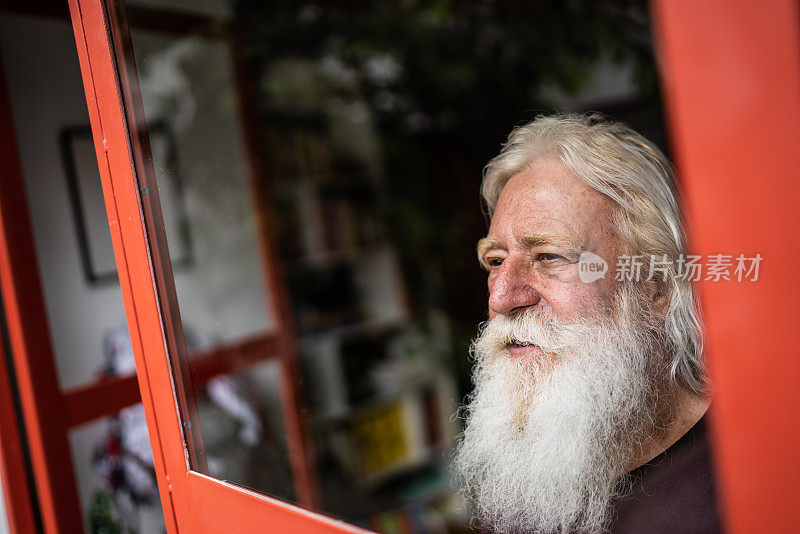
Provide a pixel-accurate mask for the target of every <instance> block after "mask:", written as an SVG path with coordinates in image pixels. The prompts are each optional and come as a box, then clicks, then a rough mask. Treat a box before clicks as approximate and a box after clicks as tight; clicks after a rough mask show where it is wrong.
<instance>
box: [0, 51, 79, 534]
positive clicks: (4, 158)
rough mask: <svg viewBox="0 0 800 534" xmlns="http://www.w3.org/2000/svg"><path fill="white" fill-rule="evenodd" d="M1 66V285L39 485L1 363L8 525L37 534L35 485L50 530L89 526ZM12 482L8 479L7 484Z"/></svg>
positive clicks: (0, 450) (1, 457)
mask: <svg viewBox="0 0 800 534" xmlns="http://www.w3.org/2000/svg"><path fill="white" fill-rule="evenodd" d="M3 72H4V70H3V66H2V64H0V162H2V164H0V284H1V285H2V293H3V309H4V311H5V318H6V323H7V328H8V344H9V347H10V349H11V359H10V361H12V362H13V366H14V369H13V371H14V376H15V378H16V384H17V387H18V395H19V399H18V400H19V405H20V411H21V412H22V418H23V420H24V425H25V427H24V431H25V433H26V437H27V444H28V451H27V452H28V454H29V456H30V464H31V469H32V472H33V480H28V478H27V474H26V473H25V470H24V466H25V465H26V458H25V456H26V454H25V451H23V446H22V439H21V432H22V430H23V429H22V428H20V427H19V426H18V424H17V420H16V413H14V405H15V399H14V398H12V391H13V390H12V389H11V387H10V383H11V374H10V373H11V369H9V368H8V367H7V366H6V365H5V361H3V363H2V364H0V387H2V392H0V418H2V420H0V422H1V423H2V430H0V432H1V434H0V463H2V465H0V471H2V473H0V474H1V475H2V476H3V483H4V490H5V491H4V498H5V502H6V503H7V504H8V506H7V509H8V510H9V519H10V520H11V522H12V523H13V526H14V528H19V532H35V528H36V527H35V522H34V515H33V503H32V502H31V501H30V496H31V494H30V485H31V483H34V484H35V487H36V491H37V495H38V505H39V512H40V514H41V519H42V526H43V528H44V529H45V531H46V532H80V531H81V530H82V528H83V526H82V519H81V514H80V505H79V503H78V496H77V489H76V486H75V473H74V471H73V467H72V457H71V454H70V449H69V442H68V440H67V430H68V427H67V422H66V418H65V417H64V412H63V403H62V398H63V397H62V395H61V391H60V388H59V385H58V377H57V374H56V367H55V360H54V357H53V347H52V342H51V340H50V333H49V328H48V321H47V311H46V310H45V303H44V298H43V296H42V295H43V293H42V285H41V281H40V279H39V262H38V260H37V255H36V248H35V246H34V241H33V230H32V226H31V219H30V214H29V213H28V205H27V196H26V194H25V184H24V179H23V175H22V167H21V163H20V160H19V153H18V150H17V141H16V134H15V127H14V122H13V117H12V113H11V104H10V102H9V97H8V90H7V87H6V83H5V75H4V74H3ZM6 477H7V478H6Z"/></svg>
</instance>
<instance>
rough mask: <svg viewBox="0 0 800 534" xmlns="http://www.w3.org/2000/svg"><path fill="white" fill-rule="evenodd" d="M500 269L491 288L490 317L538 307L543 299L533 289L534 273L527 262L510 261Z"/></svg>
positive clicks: (507, 260) (504, 263)
mask: <svg viewBox="0 0 800 534" xmlns="http://www.w3.org/2000/svg"><path fill="white" fill-rule="evenodd" d="M509 260H510V258H507V259H506V261H504V262H503V263H502V264H501V265H500V266H499V267H498V270H497V272H496V274H495V276H494V279H493V280H492V283H491V284H490V287H489V315H490V316H491V317H494V316H495V315H511V314H512V313H516V312H520V311H523V310H524V309H525V308H528V307H529V306H536V304H538V303H539V301H540V300H541V299H542V297H541V296H540V295H539V293H538V292H537V291H536V290H535V289H534V287H533V273H532V272H531V271H530V269H531V267H530V265H527V264H526V263H525V262H519V261H509Z"/></svg>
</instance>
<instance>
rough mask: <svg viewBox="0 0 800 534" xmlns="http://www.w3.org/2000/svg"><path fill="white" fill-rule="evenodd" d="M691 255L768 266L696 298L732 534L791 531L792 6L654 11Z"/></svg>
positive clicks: (797, 404) (798, 437) (799, 435)
mask: <svg viewBox="0 0 800 534" xmlns="http://www.w3.org/2000/svg"><path fill="white" fill-rule="evenodd" d="M653 7H654V15H655V17H654V18H655V20H656V22H657V24H658V25H657V33H658V45H659V50H660V52H661V60H662V61H663V68H662V72H663V82H664V88H665V90H666V91H665V93H666V97H667V100H666V103H667V109H668V111H669V119H670V126H671V133H672V136H671V138H672V140H673V146H674V148H675V151H676V154H677V164H678V171H679V174H680V175H681V176H682V182H683V184H684V190H685V192H686V196H687V197H688V206H689V214H690V227H691V235H692V238H693V242H694V249H695V252H696V253H697V254H703V255H706V254H718V253H725V254H740V253H742V254H745V255H746V256H754V255H755V254H761V256H762V257H763V261H762V265H761V272H760V275H759V280H758V281H757V282H755V283H737V282H717V283H712V282H706V283H705V284H704V285H703V286H702V287H701V290H702V294H701V296H702V300H703V308H704V316H705V322H706V325H707V330H708V338H707V341H708V355H709V357H710V362H711V367H712V376H713V378H714V381H715V401H714V417H715V420H714V423H715V425H714V435H715V437H716V445H717V446H716V449H717V464H718V471H719V476H720V482H721V489H722V497H723V498H724V507H725V517H726V519H727V528H728V531H730V532H734V533H740V532H741V533H750V532H795V531H797V524H798V519H797V511H796V508H797V500H798V497H800V460H798V444H800V425H798V424H797V422H798V420H800V386H799V385H798V384H800V361H798V355H800V354H799V352H800V351H798V349H797V340H796V337H797V336H796V333H797V329H798V327H797V322H798V311H797V310H798V302H800V277H798V266H800V210H798V205H800V12H798V4H797V2H796V1H795V0H770V1H766V2H764V1H755V0H752V1H736V2H732V1H730V0H704V1H702V2H700V1H697V0H657V1H655V2H654V4H653Z"/></svg>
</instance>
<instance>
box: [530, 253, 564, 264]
mask: <svg viewBox="0 0 800 534" xmlns="http://www.w3.org/2000/svg"><path fill="white" fill-rule="evenodd" d="M536 259H537V260H539V261H547V262H555V261H561V260H564V261H566V259H567V258H565V257H564V256H561V255H559V254H553V253H552V252H543V253H541V254H539V255H538V256H537V257H536Z"/></svg>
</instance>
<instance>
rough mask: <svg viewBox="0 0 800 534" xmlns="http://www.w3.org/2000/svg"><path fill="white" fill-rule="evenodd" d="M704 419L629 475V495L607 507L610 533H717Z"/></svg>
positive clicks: (717, 508) (710, 452) (719, 527)
mask: <svg viewBox="0 0 800 534" xmlns="http://www.w3.org/2000/svg"><path fill="white" fill-rule="evenodd" d="M708 419H709V415H708V414H706V415H704V416H703V417H702V418H701V419H700V420H699V421H698V422H697V423H696V424H695V425H694V426H693V427H692V428H691V429H690V430H689V431H688V432H687V433H686V434H684V435H683V436H682V437H681V438H680V439H679V440H678V441H677V442H675V443H674V444H673V445H672V446H671V447H669V448H668V449H667V450H666V451H664V452H663V453H661V454H660V455H658V456H657V457H656V458H654V459H653V460H651V461H650V462H648V463H647V464H645V465H643V466H641V467H639V468H637V469H634V470H633V471H631V472H630V473H629V481H630V483H631V489H630V491H629V492H628V493H627V494H626V495H625V496H623V497H621V498H619V499H617V500H615V501H614V503H613V508H614V509H613V511H612V514H613V516H612V523H611V525H610V532H611V533H613V534H623V533H626V534H627V533H641V532H648V533H653V534H659V533H671V534H681V533H686V534H695V533H696V534H706V533H708V534H712V533H717V532H721V531H722V529H721V526H720V514H719V507H718V501H717V492H716V484H715V479H714V468H713V458H712V449H711V447H710V444H709V438H708Z"/></svg>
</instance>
